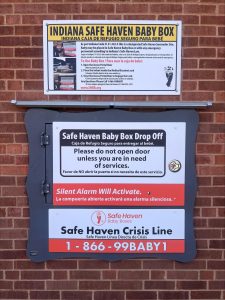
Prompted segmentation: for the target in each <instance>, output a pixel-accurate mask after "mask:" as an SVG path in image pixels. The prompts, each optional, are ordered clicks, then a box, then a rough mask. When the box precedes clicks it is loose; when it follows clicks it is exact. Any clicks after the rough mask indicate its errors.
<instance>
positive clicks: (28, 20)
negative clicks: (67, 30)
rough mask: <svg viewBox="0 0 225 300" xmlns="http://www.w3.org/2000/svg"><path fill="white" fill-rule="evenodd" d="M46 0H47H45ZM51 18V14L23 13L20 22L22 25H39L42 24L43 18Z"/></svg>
mask: <svg viewBox="0 0 225 300" xmlns="http://www.w3.org/2000/svg"><path fill="white" fill-rule="evenodd" d="M45 2H47V1H45ZM51 19H52V15H40V14H36V15H23V16H22V23H23V24H24V25H26V24H31V25H34V24H36V25H40V24H42V22H43V21H44V20H51Z"/></svg>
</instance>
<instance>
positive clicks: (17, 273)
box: [5, 271, 20, 279]
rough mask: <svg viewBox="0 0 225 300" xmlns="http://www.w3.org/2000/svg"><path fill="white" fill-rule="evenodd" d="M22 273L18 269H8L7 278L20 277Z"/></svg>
mask: <svg viewBox="0 0 225 300" xmlns="http://www.w3.org/2000/svg"><path fill="white" fill-rule="evenodd" d="M19 276H20V273H19V272H18V271H6V272H5V278H6V279H19Z"/></svg>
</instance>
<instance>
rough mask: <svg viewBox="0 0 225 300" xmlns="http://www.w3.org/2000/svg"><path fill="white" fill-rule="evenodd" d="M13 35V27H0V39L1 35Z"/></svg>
mask: <svg viewBox="0 0 225 300" xmlns="http://www.w3.org/2000/svg"><path fill="white" fill-rule="evenodd" d="M12 34H13V27H12V26H1V27H0V35H1V38H2V36H3V35H12Z"/></svg>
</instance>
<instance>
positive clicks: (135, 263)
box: [110, 260, 141, 269]
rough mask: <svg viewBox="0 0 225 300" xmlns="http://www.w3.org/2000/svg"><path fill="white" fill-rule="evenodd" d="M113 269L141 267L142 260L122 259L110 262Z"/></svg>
mask: <svg viewBox="0 0 225 300" xmlns="http://www.w3.org/2000/svg"><path fill="white" fill-rule="evenodd" d="M110 267H111V269H140V268H141V261H140V260H122V261H119V262H118V261H115V262H111V263H110Z"/></svg>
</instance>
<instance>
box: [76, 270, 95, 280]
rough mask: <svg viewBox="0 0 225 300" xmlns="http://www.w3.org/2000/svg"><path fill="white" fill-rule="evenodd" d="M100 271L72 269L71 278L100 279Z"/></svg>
mask: <svg viewBox="0 0 225 300" xmlns="http://www.w3.org/2000/svg"><path fill="white" fill-rule="evenodd" d="M100 276H101V274H100V272H99V271H92V270H87V271H81V270H76V271H70V278H71V279H86V280H87V279H95V280H97V279H100Z"/></svg>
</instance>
